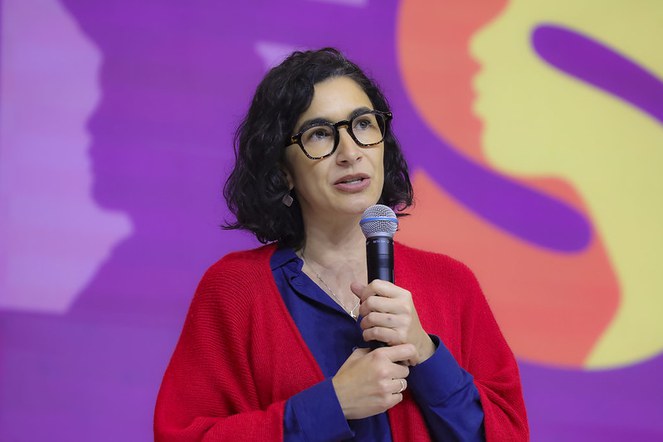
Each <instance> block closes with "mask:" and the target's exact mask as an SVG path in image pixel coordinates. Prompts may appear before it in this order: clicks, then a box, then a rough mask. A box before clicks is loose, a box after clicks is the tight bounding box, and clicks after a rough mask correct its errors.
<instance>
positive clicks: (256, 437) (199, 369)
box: [154, 264, 285, 441]
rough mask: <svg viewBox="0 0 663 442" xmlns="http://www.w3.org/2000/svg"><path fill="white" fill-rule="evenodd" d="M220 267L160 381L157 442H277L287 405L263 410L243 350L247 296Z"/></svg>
mask: <svg viewBox="0 0 663 442" xmlns="http://www.w3.org/2000/svg"><path fill="white" fill-rule="evenodd" d="M219 266H220V265H219V264H217V265H216V266H213V267H212V268H211V269H210V270H209V271H208V272H207V274H206V275H205V276H204V277H203V279H202V281H201V283H200V285H199V287H198V289H197V291H196V294H195V295H194V299H193V301H192V303H191V306H190V308H189V312H188V315H187V318H186V320H185V323H184V327H183V330H182V333H181V336H180V339H179V341H178V343H177V346H176V348H175V351H174V353H173V356H172V358H171V361H170V364H169V365H168V368H167V369H166V373H165V374H164V378H163V381H162V384H161V389H160V391H159V395H158V398H157V404H156V409H155V419H154V434H155V440H158V441H194V440H195V441H198V440H210V441H211V440H219V441H225V440H228V441H237V440H243V441H269V440H282V439H283V412H284V405H285V400H279V401H276V402H274V403H264V402H265V400H264V397H262V396H261V395H260V392H259V391H258V388H257V387H256V385H255V384H256V381H255V378H254V376H253V373H252V370H251V364H250V356H249V355H248V351H247V349H246V347H247V344H246V343H247V342H250V339H249V336H247V333H248V332H247V329H248V327H247V326H246V323H247V321H249V319H247V318H250V317H251V315H250V299H249V300H247V298H250V296H247V293H248V292H247V290H249V288H248V287H242V286H243V285H244V284H245V281H243V280H242V278H238V275H236V274H235V275H233V273H232V271H228V269H227V266H226V268H224V271H223V272H222V271H220V270H219V269H218V267H219ZM231 270H232V269H231ZM243 279H245V278H243ZM254 290H255V289H254ZM224 300H225V301H224ZM229 301H232V302H229Z"/></svg>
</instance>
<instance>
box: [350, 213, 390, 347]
mask: <svg viewBox="0 0 663 442" xmlns="http://www.w3.org/2000/svg"><path fill="white" fill-rule="evenodd" d="M359 226H360V227H361V231H362V232H363V233H364V236H365V237H366V265H367V270H368V282H369V283H370V282H371V281H373V280H374V279H381V280H383V281H389V282H391V283H393V282H394V240H393V238H394V233H396V229H397V228H398V218H396V214H395V213H394V211H393V210H391V209H390V208H389V207H387V206H384V205H382V204H376V205H374V206H371V207H369V208H368V209H366V210H365V211H364V214H363V215H362V217H361V221H359ZM369 344H370V345H371V348H372V349H375V348H377V347H384V346H385V345H386V344H385V343H384V342H379V341H371V342H370V343H369Z"/></svg>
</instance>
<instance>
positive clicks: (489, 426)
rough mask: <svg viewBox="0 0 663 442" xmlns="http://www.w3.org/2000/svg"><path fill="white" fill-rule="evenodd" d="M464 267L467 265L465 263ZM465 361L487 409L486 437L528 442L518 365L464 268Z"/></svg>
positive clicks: (482, 403)
mask: <svg viewBox="0 0 663 442" xmlns="http://www.w3.org/2000/svg"><path fill="white" fill-rule="evenodd" d="M463 267H464V266H463ZM462 278H463V279H465V282H464V283H463V285H464V286H465V287H467V289H466V291H465V296H464V301H465V303H466V305H465V307H464V308H463V313H462V319H461V324H462V334H461V341H462V349H463V350H462V363H461V365H463V367H464V368H465V369H466V370H467V371H468V372H469V373H470V374H472V376H473V377H474V384H475V385H476V387H477V389H478V390H479V394H480V396H481V405H482V407H483V411H484V426H485V431H486V440H487V441H488V442H491V441H499V442H504V441H527V440H529V428H528V424H527V413H526V410H525V403H524V400H523V394H522V387H521V383H520V374H519V371H518V365H517V364H516V360H515V358H514V356H513V353H512V351H511V349H510V348H509V346H508V344H507V343H506V340H505V339H504V336H503V335H502V332H501V331H500V329H499V326H498V325H497V322H496V321H495V317H494V316H493V313H492V311H491V310H490V307H489V305H488V302H487V301H486V298H485V297H484V295H483V292H482V291H481V288H480V287H479V283H478V282H477V280H476V278H475V277H474V275H473V274H472V272H471V271H470V270H469V269H467V268H464V272H463V276H462Z"/></svg>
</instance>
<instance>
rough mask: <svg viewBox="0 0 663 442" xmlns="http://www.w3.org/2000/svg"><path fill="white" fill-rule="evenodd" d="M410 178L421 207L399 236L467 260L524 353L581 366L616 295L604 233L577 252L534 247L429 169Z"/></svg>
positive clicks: (553, 362)
mask: <svg viewBox="0 0 663 442" xmlns="http://www.w3.org/2000/svg"><path fill="white" fill-rule="evenodd" d="M413 185H414V188H415V195H416V196H417V203H416V207H415V208H414V209H413V210H412V211H411V213H412V216H409V217H405V218H402V219H401V229H400V231H399V233H398V234H397V235H398V236H397V238H398V240H399V241H401V242H403V243H405V244H409V245H411V246H414V247H418V248H421V249H426V250H431V251H435V252H438V253H445V254H447V255H450V256H453V257H454V258H457V259H459V260H461V261H463V262H464V263H466V264H467V265H468V266H470V268H472V270H473V271H474V272H475V273H476V275H477V277H478V278H479V281H480V283H481V286H482V288H483V290H484V293H485V294H486V297H487V298H488V300H489V302H490V305H491V307H492V309H493V312H494V313H495V316H496V318H497V320H498V322H499V323H500V326H501V328H502V331H503V332H504V335H505V336H506V338H507V340H508V342H509V344H510V345H511V348H512V349H513V351H514V353H515V354H516V355H517V356H518V357H519V358H522V359H526V360H529V361H533V362H538V363H544V364H548V365H555V366H566V367H576V368H578V367H582V366H583V362H584V361H585V359H586V358H587V356H588V354H589V352H590V350H591V349H592V347H593V346H594V344H595V343H596V341H597V339H598V337H599V336H600V335H601V333H602V332H603V331H604V330H605V329H606V327H607V326H608V324H609V322H610V320H611V319H612V317H613V316H614V314H615V312H616V311H617V308H618V303H619V287H618V283H617V280H616V278H615V274H614V272H613V270H612V268H611V266H610V263H609V262H608V259H607V255H606V253H605V250H604V248H603V245H602V244H601V241H600V239H599V238H598V237H597V236H596V235H595V236H594V239H593V241H592V243H591V244H590V245H589V246H588V248H587V249H585V250H584V251H582V252H580V253H575V254H562V253H554V252H551V251H549V250H544V249H540V248H537V247H533V246H531V245H529V244H527V243H524V242H522V241H520V240H519V239H517V238H515V237H513V236H511V235H509V234H507V233H505V232H503V231H501V230H498V229H496V228H495V227H493V226H492V225H490V224H487V223H485V222H484V221H483V220H481V219H480V218H478V217H476V216H475V215H474V214H473V213H472V212H469V211H468V210H467V209H466V208H465V207H463V206H461V205H460V204H458V203H457V202H456V201H455V200H454V199H453V198H452V197H451V196H450V195H449V194H447V193H446V192H444V191H443V190H441V189H440V188H439V187H438V186H437V185H436V184H435V183H434V182H433V181H432V180H431V179H430V178H429V177H428V176H427V175H426V174H425V172H423V171H417V172H416V173H415V174H414V180H413ZM431 232H437V233H435V234H433V233H431Z"/></svg>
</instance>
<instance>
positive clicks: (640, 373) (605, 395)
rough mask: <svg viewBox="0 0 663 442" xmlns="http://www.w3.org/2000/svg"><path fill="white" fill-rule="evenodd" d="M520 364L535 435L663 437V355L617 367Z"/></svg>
mask: <svg viewBox="0 0 663 442" xmlns="http://www.w3.org/2000/svg"><path fill="white" fill-rule="evenodd" d="M519 365H520V374H521V378H522V382H523V389H524V391H525V402H526V405H527V410H528V415H529V421H530V428H531V432H532V440H536V441H539V442H547V441H550V442H557V441H562V440H563V441H565V442H584V441H589V440H600V441H605V442H611V441H615V442H621V441H627V440H628V441H630V440H638V441H654V440H663V419H662V417H663V382H661V381H660V376H661V373H663V355H659V356H657V357H655V358H653V359H650V360H648V361H645V362H641V363H639V364H636V365H632V366H628V367H623V368H619V369H614V370H595V371H582V370H564V369H558V368H554V367H545V366H541V365H535V364H529V363H524V362H521V363H520V364H519Z"/></svg>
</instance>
